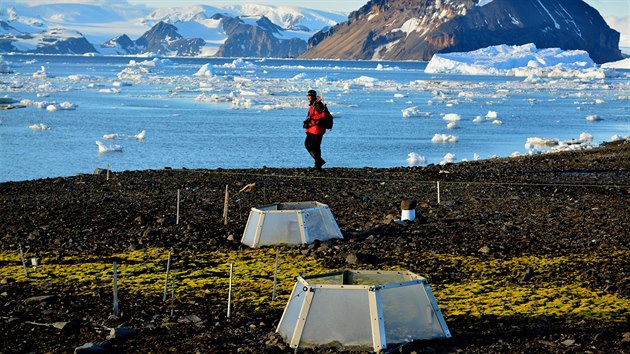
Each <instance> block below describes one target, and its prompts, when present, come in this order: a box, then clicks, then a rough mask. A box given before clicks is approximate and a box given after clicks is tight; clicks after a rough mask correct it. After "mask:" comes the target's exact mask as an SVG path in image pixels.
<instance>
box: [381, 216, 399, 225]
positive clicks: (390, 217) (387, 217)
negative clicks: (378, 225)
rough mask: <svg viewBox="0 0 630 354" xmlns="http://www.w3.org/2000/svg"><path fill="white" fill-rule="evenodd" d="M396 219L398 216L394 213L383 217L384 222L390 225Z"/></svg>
mask: <svg viewBox="0 0 630 354" xmlns="http://www.w3.org/2000/svg"><path fill="white" fill-rule="evenodd" d="M394 220H396V217H395V216H394V215H392V214H387V215H386V216H385V217H384V218H383V224H385V225H389V224H391V223H392V222H394Z"/></svg>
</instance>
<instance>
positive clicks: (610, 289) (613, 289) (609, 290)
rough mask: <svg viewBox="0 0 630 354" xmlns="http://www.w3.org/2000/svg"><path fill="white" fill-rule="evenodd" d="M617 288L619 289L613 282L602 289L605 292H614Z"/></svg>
mask: <svg viewBox="0 0 630 354" xmlns="http://www.w3.org/2000/svg"><path fill="white" fill-rule="evenodd" d="M617 290H619V288H618V287H617V285H615V284H611V285H608V286H607V287H606V289H604V291H606V292H607V293H614V292H615V291H617Z"/></svg>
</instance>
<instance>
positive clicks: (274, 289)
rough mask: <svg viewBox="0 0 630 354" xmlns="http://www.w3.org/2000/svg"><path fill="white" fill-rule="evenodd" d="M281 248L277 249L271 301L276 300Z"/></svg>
mask: <svg viewBox="0 0 630 354" xmlns="http://www.w3.org/2000/svg"><path fill="white" fill-rule="evenodd" d="M279 254H280V250H276V269H275V271H274V272H273V293H272V294H271V301H275V300H276V284H277V283H278V255H279Z"/></svg>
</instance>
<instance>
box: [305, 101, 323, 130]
mask: <svg viewBox="0 0 630 354" xmlns="http://www.w3.org/2000/svg"><path fill="white" fill-rule="evenodd" d="M318 102H319V101H317V102H315V103H318ZM307 117H308V118H309V125H308V128H307V129H306V134H315V135H324V133H326V128H324V127H322V126H319V125H317V123H318V122H317V121H318V120H320V119H322V118H324V117H326V113H325V112H324V111H322V112H321V113H318V112H317V111H316V110H315V107H314V104H312V105H309V107H308V116H307Z"/></svg>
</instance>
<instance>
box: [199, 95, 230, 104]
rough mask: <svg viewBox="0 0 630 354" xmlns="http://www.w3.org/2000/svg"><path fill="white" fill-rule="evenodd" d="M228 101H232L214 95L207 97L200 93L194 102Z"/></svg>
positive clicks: (225, 97)
mask: <svg viewBox="0 0 630 354" xmlns="http://www.w3.org/2000/svg"><path fill="white" fill-rule="evenodd" d="M230 100H232V98H231V97H227V96H221V95H217V94H216V93H213V94H209V95H208V94H205V93H202V94H200V95H199V96H197V97H195V101H198V102H206V103H218V102H229V101H230Z"/></svg>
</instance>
